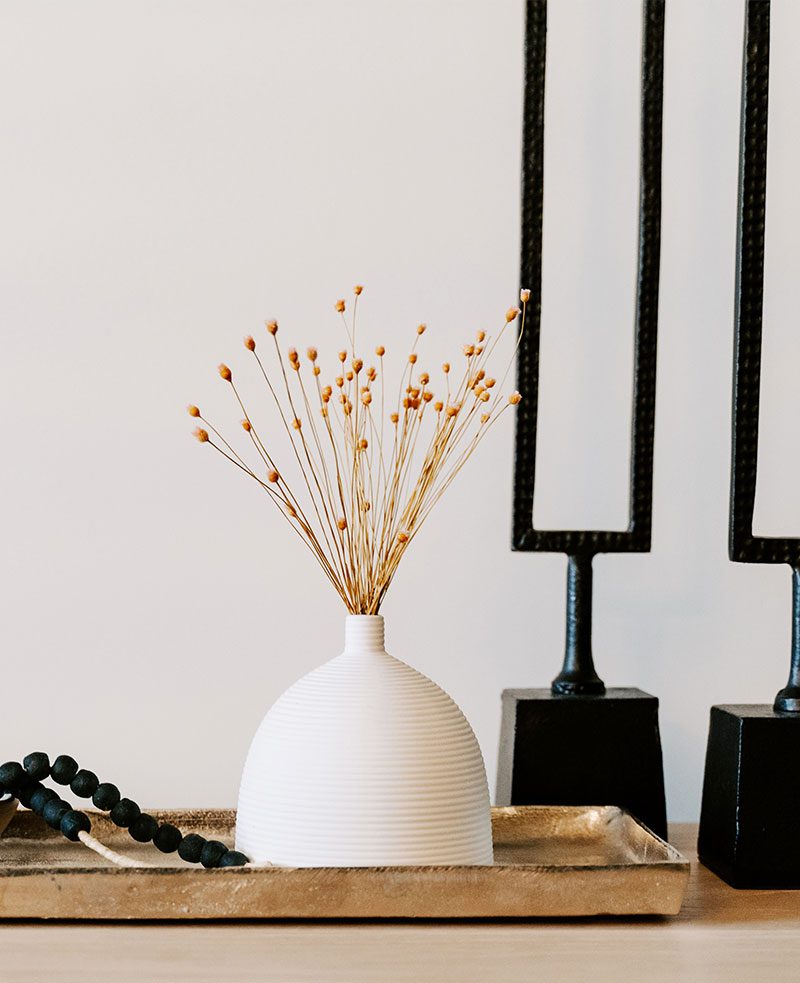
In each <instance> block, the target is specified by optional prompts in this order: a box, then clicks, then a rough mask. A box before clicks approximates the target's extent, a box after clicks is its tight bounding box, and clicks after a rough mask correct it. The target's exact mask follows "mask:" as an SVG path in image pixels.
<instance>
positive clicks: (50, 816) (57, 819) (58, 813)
mask: <svg viewBox="0 0 800 983" xmlns="http://www.w3.org/2000/svg"><path fill="white" fill-rule="evenodd" d="M71 808H72V807H71V806H70V804H69V802H65V801H64V800H63V799H58V798H56V799H51V800H50V801H49V802H48V803H47V805H46V806H45V807H44V809H42V819H44V821H45V822H46V823H47V825H48V826H50V827H52V828H53V829H61V820H62V819H63V817H64V816H65V815H66V813H68V812H69V811H70V809H71Z"/></svg>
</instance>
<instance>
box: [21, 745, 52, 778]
mask: <svg viewBox="0 0 800 983" xmlns="http://www.w3.org/2000/svg"><path fill="white" fill-rule="evenodd" d="M22 767H23V768H24V769H25V771H27V773H28V774H29V775H30V776H31V778H35V779H37V780H38V781H41V780H42V779H43V778H49V777H50V759H49V758H48V757H47V755H46V754H45V753H44V751H34V752H33V754H29V755H26V757H24V758H23V759H22Z"/></svg>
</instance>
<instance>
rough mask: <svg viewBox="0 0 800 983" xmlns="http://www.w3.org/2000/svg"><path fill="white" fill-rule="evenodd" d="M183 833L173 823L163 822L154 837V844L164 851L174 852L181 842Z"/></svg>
mask: <svg viewBox="0 0 800 983" xmlns="http://www.w3.org/2000/svg"><path fill="white" fill-rule="evenodd" d="M182 839H183V834H182V833H181V831H180V830H179V829H178V827H177V826H173V825H172V823H161V825H160V826H159V827H158V830H157V831H156V834H155V836H154V837H153V844H154V846H156V847H157V848H158V849H159V850H160V851H161V852H162V853H174V852H175V851H176V850H177V849H178V847H179V846H180V844H181V840H182Z"/></svg>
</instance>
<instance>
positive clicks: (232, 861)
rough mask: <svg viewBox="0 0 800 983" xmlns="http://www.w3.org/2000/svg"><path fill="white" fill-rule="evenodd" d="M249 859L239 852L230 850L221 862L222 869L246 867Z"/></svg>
mask: <svg viewBox="0 0 800 983" xmlns="http://www.w3.org/2000/svg"><path fill="white" fill-rule="evenodd" d="M246 863H247V857H246V856H245V855H244V854H243V853H239V851H238V850H228V852H227V853H225V854H223V856H222V859H221V860H220V862H219V866H220V867H244V865H245V864H246Z"/></svg>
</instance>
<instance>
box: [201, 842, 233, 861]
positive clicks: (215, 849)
mask: <svg viewBox="0 0 800 983" xmlns="http://www.w3.org/2000/svg"><path fill="white" fill-rule="evenodd" d="M227 852H228V848H227V847H226V846H225V844H224V843H220V841H219V840H206V845H205V846H204V847H203V849H202V851H201V852H200V863H201V864H202V865H203V866H204V867H218V866H219V862H220V860H222V858H223V857H224V856H225V854H226V853H227Z"/></svg>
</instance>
